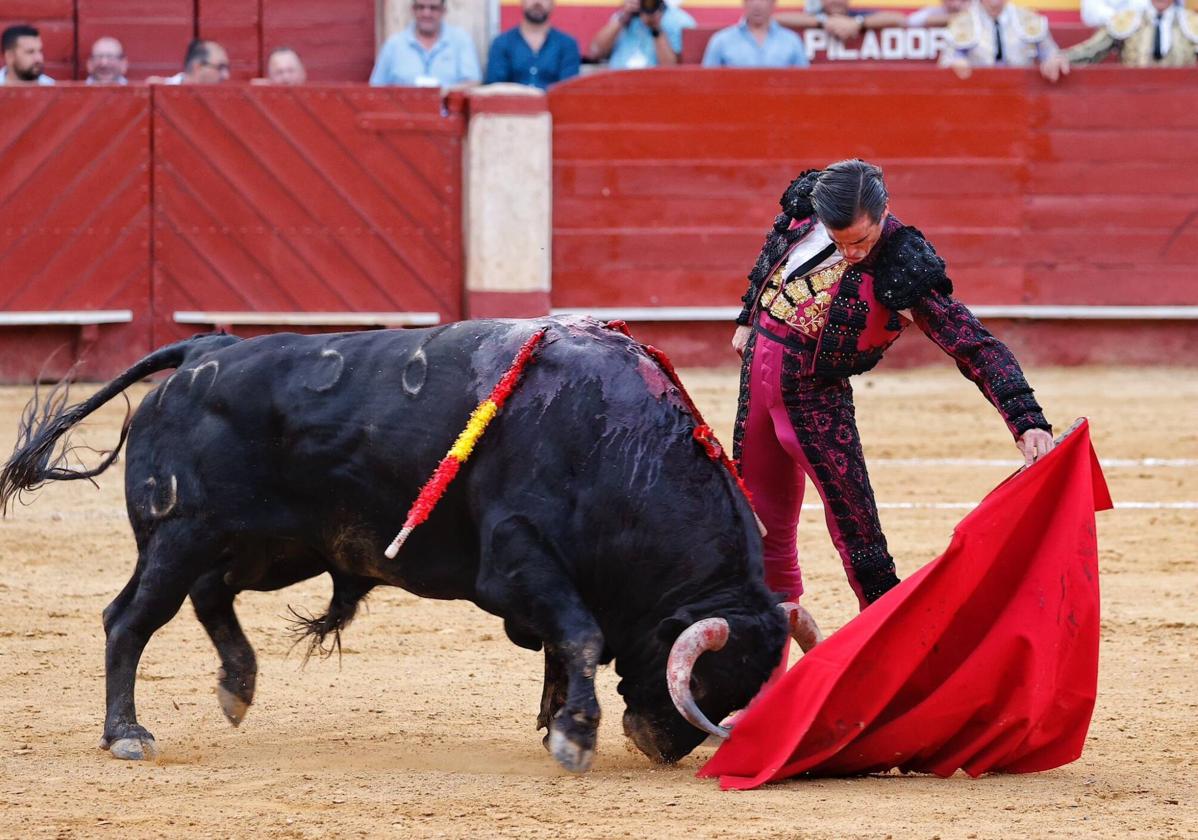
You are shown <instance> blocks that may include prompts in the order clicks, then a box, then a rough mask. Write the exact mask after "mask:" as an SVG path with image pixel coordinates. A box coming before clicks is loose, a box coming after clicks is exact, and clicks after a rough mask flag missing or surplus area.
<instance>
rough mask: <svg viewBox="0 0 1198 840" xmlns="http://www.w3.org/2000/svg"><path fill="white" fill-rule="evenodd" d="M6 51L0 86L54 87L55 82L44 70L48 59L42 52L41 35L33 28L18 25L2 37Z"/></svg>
mask: <svg viewBox="0 0 1198 840" xmlns="http://www.w3.org/2000/svg"><path fill="white" fill-rule="evenodd" d="M0 46H2V47H3V49H4V67H0V85H52V84H54V80H53V79H51V78H50V77H49V76H47V75H46V74H45V73H43V72H42V70H44V69H45V67H46V57H45V54H44V53H43V52H42V36H41V33H40V32H38V31H37V30H36V29H34V28H33V27H32V26H28V25H26V24H17V25H16V26H10V27H8V29H5V30H4V34H3V35H0Z"/></svg>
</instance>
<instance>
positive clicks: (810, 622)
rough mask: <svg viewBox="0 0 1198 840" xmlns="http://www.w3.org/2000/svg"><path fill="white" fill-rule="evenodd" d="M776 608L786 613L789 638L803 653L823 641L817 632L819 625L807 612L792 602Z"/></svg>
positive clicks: (822, 635) (822, 637)
mask: <svg viewBox="0 0 1198 840" xmlns="http://www.w3.org/2000/svg"><path fill="white" fill-rule="evenodd" d="M778 606H779V607H781V608H782V612H784V613H786V620H787V622H788V623H789V624H790V635H791V638H793V639H794V640H795V641H796V642H798V643H799V647H800V648H801V649H802V651H803V653H806V652H807V651H809V650H811V649H812V648H813V647H815V646H816V645H818V644H819V643H820V642H822V641H823V640H824V634H823V633H821V632H820V631H819V625H818V624H816V623H815V619H814V618H812V617H811V613H809V612H807V610H805V609H803V608H802V607H800V606H799V605H798V604H796V603H795V602H794V601H786V602H785V603H782V604H779V605H778Z"/></svg>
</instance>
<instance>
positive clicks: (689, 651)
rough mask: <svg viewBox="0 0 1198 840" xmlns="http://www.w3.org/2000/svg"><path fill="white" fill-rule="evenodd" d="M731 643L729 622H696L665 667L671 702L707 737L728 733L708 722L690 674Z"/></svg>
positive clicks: (673, 649)
mask: <svg viewBox="0 0 1198 840" xmlns="http://www.w3.org/2000/svg"><path fill="white" fill-rule="evenodd" d="M727 641H728V622H727V621H725V620H724V619H722V618H705V619H703V620H702V621H696V622H695V623H694V624H692V625H691V626H690V627H688V628H686V629H685V630H683V631H682V635H680V636H679V637H678V640H677V641H676V642H674V646H673V647H672V648H670V658H669V661H668V662H667V663H666V685H668V686H669V689H670V699H671V700H673V701H674V707H675V708H676V709H678V713H679V714H680V715H682V716H683V717H684V718H686V719H687V721H689V722H690V723H691V724H692V725H693V726H696V727H698V728H699V729H702V730H703V731H704V732H706V733H707V734H708V735H714V736H716V737H717V738H727V737H728V733H729V730H728V729H725V728H724V727H722V726H716V725H715V724H714V723H712V722H711V721H710V720H708V719H707V715H705V714H703V712H702V710H700V709H699V704H698V703H696V702H695V696H694V695H693V694H691V671H693V670H694V668H695V662H696V661H697V660H698V659H699V657H700V656H702V655H703V654H704V653H706V652H707V651H709V650H719V649H720V648H722V647H723V646H724V643H725V642H727Z"/></svg>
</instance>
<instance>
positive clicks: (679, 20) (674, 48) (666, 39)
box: [591, 0, 695, 70]
mask: <svg viewBox="0 0 1198 840" xmlns="http://www.w3.org/2000/svg"><path fill="white" fill-rule="evenodd" d="M694 25H695V19H694V18H693V17H691V16H690V15H688V14H687V13H686V12H684V11H682V10H681V9H676V8H674V7H673V6H670V5H667V4H666V3H665V1H664V0H624V4H623V5H622V6H621V7H620V10H619V11H618V12H616V13H615V14H614V15H612V16H611V20H609V21H608V22H607V23H606V24H604V25H603V28H602V29H600V30H599V32H598V34H597V35H595V40H593V41H592V42H591V58H593V59H595V60H596V61H602V60H603V59H605V58H607V59H608V62H607V66H608V67H609V68H611V69H612V70H636V69H639V68H642V67H659V66H669V65H671V64H677V63H678V57H679V56H680V55H681V54H682V30H683V29H691V28H692V27H694ZM609 57H610V58H609Z"/></svg>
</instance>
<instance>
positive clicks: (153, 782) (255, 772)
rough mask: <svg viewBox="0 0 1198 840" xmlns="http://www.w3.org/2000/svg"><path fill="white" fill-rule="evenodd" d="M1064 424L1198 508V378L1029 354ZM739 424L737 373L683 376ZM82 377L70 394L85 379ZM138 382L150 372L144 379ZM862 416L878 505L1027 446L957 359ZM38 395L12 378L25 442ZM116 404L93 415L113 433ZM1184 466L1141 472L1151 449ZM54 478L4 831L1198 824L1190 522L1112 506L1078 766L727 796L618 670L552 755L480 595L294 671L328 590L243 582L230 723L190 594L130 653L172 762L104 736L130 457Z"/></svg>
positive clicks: (6, 610) (6, 622) (444, 832)
mask: <svg viewBox="0 0 1198 840" xmlns="http://www.w3.org/2000/svg"><path fill="white" fill-rule="evenodd" d="M1029 377H1030V378H1031V379H1032V381H1033V382H1034V383H1035V384H1036V385H1037V387H1038V389H1039V391H1038V393H1039V395H1040V398H1041V401H1042V402H1043V403H1044V405H1045V408H1046V410H1047V412H1048V414H1049V417H1050V418H1051V419H1052V420H1053V421H1054V422H1055V423H1056V424H1057V425H1058V427H1059V428H1064V427H1065V426H1066V425H1068V423H1069V422H1070V421H1071V420H1072V419H1073V418H1074V417H1076V416H1079V415H1088V416H1089V417H1090V418H1091V420H1092V429H1093V438H1094V442H1095V446H1096V448H1097V450H1098V453H1099V455H1100V456H1101V457H1103V458H1104V459H1118V462H1117V463H1115V464H1113V465H1111V466H1109V467H1108V468H1107V469H1106V475H1107V478H1108V481H1109V483H1110V487H1111V491H1112V494H1113V496H1114V498H1115V500H1116V502H1117V503H1177V502H1191V503H1193V502H1194V501H1195V500H1198V466H1196V465H1195V464H1196V463H1198V461H1196V459H1198V425H1195V417H1196V416H1198V412H1196V407H1198V376H1196V375H1195V371H1194V370H1192V369H1191V370H1174V371H1160V370H1120V369H1094V368H1090V369H1085V368H1083V369H1042V370H1032V371H1029ZM683 378H684V381H685V382H686V383H687V384H688V385H689V386H690V388H691V389H692V391H693V393H694V396H695V397H696V400H697V401H698V402H699V404H700V406H701V407H702V408H703V409H704V411H705V412H706V413H707V415H708V419H709V420H710V421H711V422H712V423H713V425H715V426H716V428H717V431H718V432H719V433H720V435H721V439H723V440H724V441H725V442H730V435H729V432H728V429H729V427H730V424H731V419H732V413H733V410H734V402H735V393H734V387H735V376H734V373H733V372H731V371H726V370H725V371H699V370H693V371H684V372H683ZM82 393H84V391H83V390H81V391H80V394H82ZM144 393H145V388H139V389H136V390H135V393H134V398H135V399H137V398H140V396H141V395H142V394H144ZM857 393H858V413H859V417H860V418H861V431H862V435H863V437H864V440H865V446H866V454H867V456H868V457H869V458H870V459H871V465H872V473H873V478H874V485H875V489H876V491H877V495H878V498H879V501H881V502H883V503H884V504H885V503H895V502H912V503H927V502H976V501H977V500H978V499H980V498H981V496H982V495H984V494H985V492H986V491H987V490H989V489H990V488H991V487H992V486H994V485H995V484H997V483H998V482H999V481H1000V480H1001V479H1002V478H1003V477H1004V476H1005V475H1006V474H1007V473H1008V472H1010V470H1011V469H1012V468H1013V467H1014V466H1015V454H1016V453H1015V449H1014V447H1013V446H1012V445H1011V441H1010V438H1009V437H1008V436H1007V435H1006V431H1005V428H1004V427H1003V426H1002V424H1001V423H1000V421H999V420H998V418H997V416H996V415H995V413H994V412H993V410H992V409H990V408H989V407H988V406H987V405H986V404H985V402H984V401H983V400H982V399H981V398H980V397H979V395H978V393H977V391H976V389H974V388H973V386H972V385H970V384H969V383H968V382H966V381H965V380H963V379H962V378H961V377H960V376H958V375H957V373H956V372H955V371H954V370H953V369H952V368H951V366H950V365H948V364H946V365H945V366H944V367H942V368H937V369H933V370H924V371H910V372H897V373H888V372H880V373H875V374H871V375H869V376H867V377H865V378H863V379H861V380H860V381H859V383H858V385H857ZM28 397H29V391H28V390H27V389H20V388H8V389H0V452H3V453H5V454H6V453H8V452H9V450H10V448H11V445H12V440H13V438H14V434H15V429H16V424H17V417H18V415H19V411H20V409H21V407H22V406H23V405H24V403H25V401H26V400H27V399H28ZM122 414H123V406H120V407H117V406H112V405H110V406H109V410H108V411H106V412H104V413H103V415H102V416H99V417H97V418H96V419H94V420H93V421H92V422H90V423H89V424H88V426H87V427H86V434H85V435H84V437H86V439H87V440H89V441H90V442H91V443H92V444H93V445H94V446H96V447H99V448H103V447H105V446H111V445H112V443H114V442H115V440H116V429H117V426H118V424H119V421H120V417H121V415H122ZM943 457H956V458H975V459H992V458H1010V459H1011V465H1010V467H1007V466H977V465H972V466H960V465H958V466H952V465H941V466H927V465H922V466H912V465H909V464H903V463H897V462H895V460H894V459H900V458H943ZM1146 458H1157V459H1183V460H1187V461H1188V463H1181V464H1179V463H1177V462H1173V463H1166V464H1147V465H1145V464H1143V463H1141V462H1140V461H1141V459H1146ZM98 483H99V488H98V489H96V488H94V487H92V486H90V485H88V484H87V483H85V482H73V483H69V484H57V485H53V486H51V487H49V488H47V489H45V490H44V491H43V492H42V493H41V495H40V497H39V498H38V499H37V501H36V502H35V503H34V504H33V505H32V506H30V507H18V508H17V509H16V510H15V511H14V512H13V513H11V514H10V515H9V517H8V518H7V519H6V520H4V521H2V522H0V572H2V573H0V685H3V688H4V690H3V692H0V837H55V836H57V837H122V838H126V837H160V836H205V837H255V838H260V837H268V838H282V837H313V838H315V837H349V836H363V837H379V836H394V837H492V836H505V837H543V838H595V837H601V838H606V837H634V838H642V837H651V838H654V840H665V838H674V837H678V838H687V840H693V838H700V837H745V838H750V837H751V838H763V837H828V838H842V837H877V838H883V837H895V838H933V837H940V838H946V839H947V838H975V837H976V838H998V837H1015V838H1019V837H1087V838H1089V837H1106V838H1114V837H1118V838H1125V837H1196V836H1198V810H1196V787H1198V782H1196V781H1195V780H1196V778H1198V668H1196V667H1195V665H1196V662H1198V613H1196V612H1195V604H1196V603H1198V522H1196V517H1198V512H1196V511H1195V509H1194V508H1193V507H1192V506H1191V507H1190V508H1189V509H1184V508H1182V509H1178V508H1176V507H1175V508H1168V507H1160V506H1159V505H1157V506H1141V507H1126V508H1122V509H1116V510H1114V511H1111V512H1108V513H1104V514H1100V516H1099V522H1098V525H1099V545H1100V548H1101V570H1102V574H1103V580H1102V585H1103V607H1104V618H1103V624H1102V639H1103V649H1102V670H1101V678H1100V688H1099V699H1098V707H1097V709H1096V711H1095V714H1094V721H1093V725H1092V727H1091V731H1090V739H1089V743H1088V745H1087V749H1086V752H1085V754H1084V755H1083V756H1082V758H1081V759H1080V760H1079V761H1077V762H1075V763H1074V764H1072V765H1070V766H1067V767H1064V768H1061V769H1059V770H1056V771H1053V772H1049V773H1042V774H1036V775H1027V776H993V777H983V778H981V779H976V780H974V779H970V778H968V777H966V776H964V775H962V774H958V775H957V776H955V777H953V778H951V779H948V780H941V779H938V778H934V777H924V776H908V777H900V776H897V775H891V776H875V777H865V778H854V779H845V780H824V781H792V782H788V783H784V784H777V785H773V786H770V787H768V788H765V789H763V790H760V791H755V792H750V793H723V792H721V791H720V790H719V789H718V787H717V786H716V784H715V783H714V782H711V781H706V780H699V779H696V778H695V777H694V773H695V771H696V770H697V769H698V767H699V766H700V765H701V763H702V762H703V760H704V759H705V757H706V756H708V755H710V752H711V750H710V748H707V747H703V748H700V749H699V750H698V751H697V752H696V753H695V754H693V755H692V756H690V757H689V758H688V759H686V760H685V761H683V762H682V763H681V764H679V765H678V766H676V767H665V768H661V767H654V766H651V765H650V764H649V763H648V761H647V760H646V759H644V758H643V757H642V756H641V755H640V754H639V753H634V752H630V751H629V749H626V747H625V745H624V739H623V736H622V734H621V732H620V715H621V711H622V706H621V704H620V701H619V697H618V696H617V695H616V693H615V682H616V680H615V675H614V673H613V672H612V671H611V670H610V669H605V670H603V671H602V672H601V673H600V675H599V679H598V683H599V687H600V693H601V694H600V700H601V702H602V703H603V704H604V709H605V712H606V714H605V719H604V722H603V725H602V728H601V733H600V753H599V755H598V757H597V759H596V762H595V767H594V769H593V770H592V771H591V772H590V773H589V774H587V775H585V776H582V777H573V776H569V775H567V774H565V773H563V772H561V771H559V770H558V769H557V767H556V766H555V765H554V763H553V762H552V760H551V759H550V758H549V757H548V755H547V754H546V753H545V752H544V750H543V749H542V748H541V743H540V740H541V739H540V734H539V733H537V732H535V731H534V725H535V724H534V719H535V716H536V708H537V704H538V702H539V699H540V685H541V676H542V660H541V656H540V654H532V653H529V652H527V651H522V650H519V649H517V648H516V647H514V646H513V645H512V644H510V643H509V642H508V641H507V639H506V637H505V636H504V634H503V630H502V628H501V626H500V623H499V621H498V619H495V618H493V617H491V616H489V615H486V614H484V613H483V612H481V611H480V610H478V609H476V608H475V607H473V606H472V605H470V604H466V603H441V602H433V601H424V600H420V599H417V598H416V597H414V596H412V595H409V594H407V593H406V592H403V591H400V590H376V591H375V593H373V594H372V596H371V598H370V600H369V602H368V605H369V610H368V611H367V612H366V613H365V614H362V615H360V616H359V618H358V620H357V622H356V623H355V624H354V625H353V626H352V627H351V628H350V629H349V631H348V633H347V635H346V639H345V642H346V645H345V650H344V655H343V657H342V660H341V662H340V663H338V661H337V659H336V658H333V659H331V660H326V661H319V660H313V661H312V662H310V663H309V664H308V665H307V667H305V668H301V660H302V657H301V656H299V654H298V651H296V652H290V653H289V650H290V637H289V636H288V634H287V632H286V627H285V622H284V619H283V616H284V615H285V614H286V612H287V605H288V604H291V605H295V606H297V607H302V608H306V609H309V610H313V611H321V610H323V608H324V606H325V604H326V603H327V598H328V585H327V579H323V578H322V579H321V580H319V581H313V582H309V583H307V584H305V585H301V586H297V587H293V588H291V589H289V590H284V591H282V592H276V593H268V594H259V593H248V594H246V595H243V596H241V598H239V600H238V604H239V613H240V615H241V619H242V622H243V624H244V626H245V628H246V631H247V634H248V635H249V637H250V639H251V641H252V642H253V643H254V645H255V647H256V648H257V651H258V656H259V664H260V669H261V670H260V675H259V681H258V693H257V698H256V700H257V704H256V705H255V706H254V707H253V708H252V709H251V710H250V713H249V715H248V717H247V718H246V720H245V722H244V723H243V724H242V726H241V728H240V729H233V728H232V727H230V726H229V725H228V724H227V723H226V722H225V720H224V718H223V716H222V715H221V713H220V710H219V708H218V706H217V702H216V697H215V695H214V688H215V676H214V674H215V671H216V667H217V661H216V656H215V652H214V650H213V649H212V647H211V645H210V644H209V642H208V639H207V637H206V636H205V635H204V633H203V631H202V629H201V628H200V626H199V624H198V622H197V621H196V619H195V617H194V614H193V613H192V611H191V608H190V606H189V605H184V607H183V610H182V611H181V612H180V613H179V615H178V617H177V618H176V619H175V620H174V621H172V622H171V623H170V624H168V625H167V626H166V627H165V628H163V629H162V630H161V631H159V633H158V634H157V635H156V636H155V637H154V638H153V640H152V641H151V643H150V645H149V647H148V648H147V650H146V654H145V656H144V658H143V659H142V664H141V670H140V674H139V679H138V706H139V708H138V711H139V714H140V718H141V720H142V722H143V723H145V724H146V726H147V727H148V728H149V729H150V730H151V731H153V732H154V733H155V735H156V736H157V738H158V743H159V745H160V747H161V748H162V750H163V755H162V757H161V758H160V760H159V761H158V762H156V763H132V762H122V761H117V760H114V759H112V758H111V757H109V755H108V754H107V753H106V752H102V751H100V750H99V749H97V746H96V745H97V742H98V740H99V737H100V732H101V723H102V715H103V647H104V636H103V631H102V628H101V626H100V611H101V610H102V609H103V607H104V606H105V605H106V604H107V603H108V602H109V600H110V599H111V598H112V597H113V596H114V595H115V594H116V593H117V591H118V590H119V589H120V588H121V586H123V585H124V583H125V581H126V580H127V579H128V577H129V574H130V572H131V570H132V568H133V561H134V549H133V541H132V537H131V535H130V532H129V526H128V523H127V522H126V520H125V515H124V505H123V500H122V491H121V488H122V476H121V468H120V466H119V465H118V466H117V467H114V468H113V469H112V470H110V471H109V472H108V473H106V474H104V475H103V476H101V477H100V478H99V479H98ZM964 513H965V511H963V510H952V509H949V510H944V509H932V508H927V507H915V508H913V509H898V508H884V509H883V511H882V518H883V522H884V524H885V525H886V528H887V533H888V536H889V539H890V543H891V547H892V549H893V550H894V551H895V554H896V556H898V558H899V567H900V568H899V571H900V574H905V573H910V572H911V571H913V570H914V569H916V568H918V567H919V566H920V565H921V564H923V563H925V562H927V561H929V560H931V559H932V558H933V557H935V556H936V555H937V554H938V553H939V552H940V551H941V550H942V549H943V547H944V546H945V545H946V544H947V542H948V538H949V534H950V532H951V530H952V527H953V525H954V524H955V523H956V522H957V521H958V520H959V519H960V518H961V517H962V516H963V515H964ZM800 543H801V546H802V551H803V552H804V569H805V576H806V578H807V580H808V590H809V597H808V598H807V599H805V603H807V605H808V606H809V608H810V609H811V610H812V612H813V613H814V614H815V615H816V617H817V619H818V620H819V621H820V622H821V624H822V625H823V626H824V629H825V631H830V630H833V629H835V628H836V627H838V626H840V625H841V624H843V623H844V622H845V621H847V620H848V619H849V618H850V617H851V615H852V599H851V593H850V591H849V588H848V586H847V584H846V583H845V582H844V580H843V576H842V574H841V572H840V564H839V561H838V560H837V559H836V557H835V555H834V553H833V551H832V549H831V545H830V542H829V540H828V537H827V533H826V531H825V529H824V527H823V523H822V518H821V517H820V516H819V515H818V513H817V512H810V513H808V514H807V515H806V517H805V521H804V523H803V525H802V527H801V529H800Z"/></svg>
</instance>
